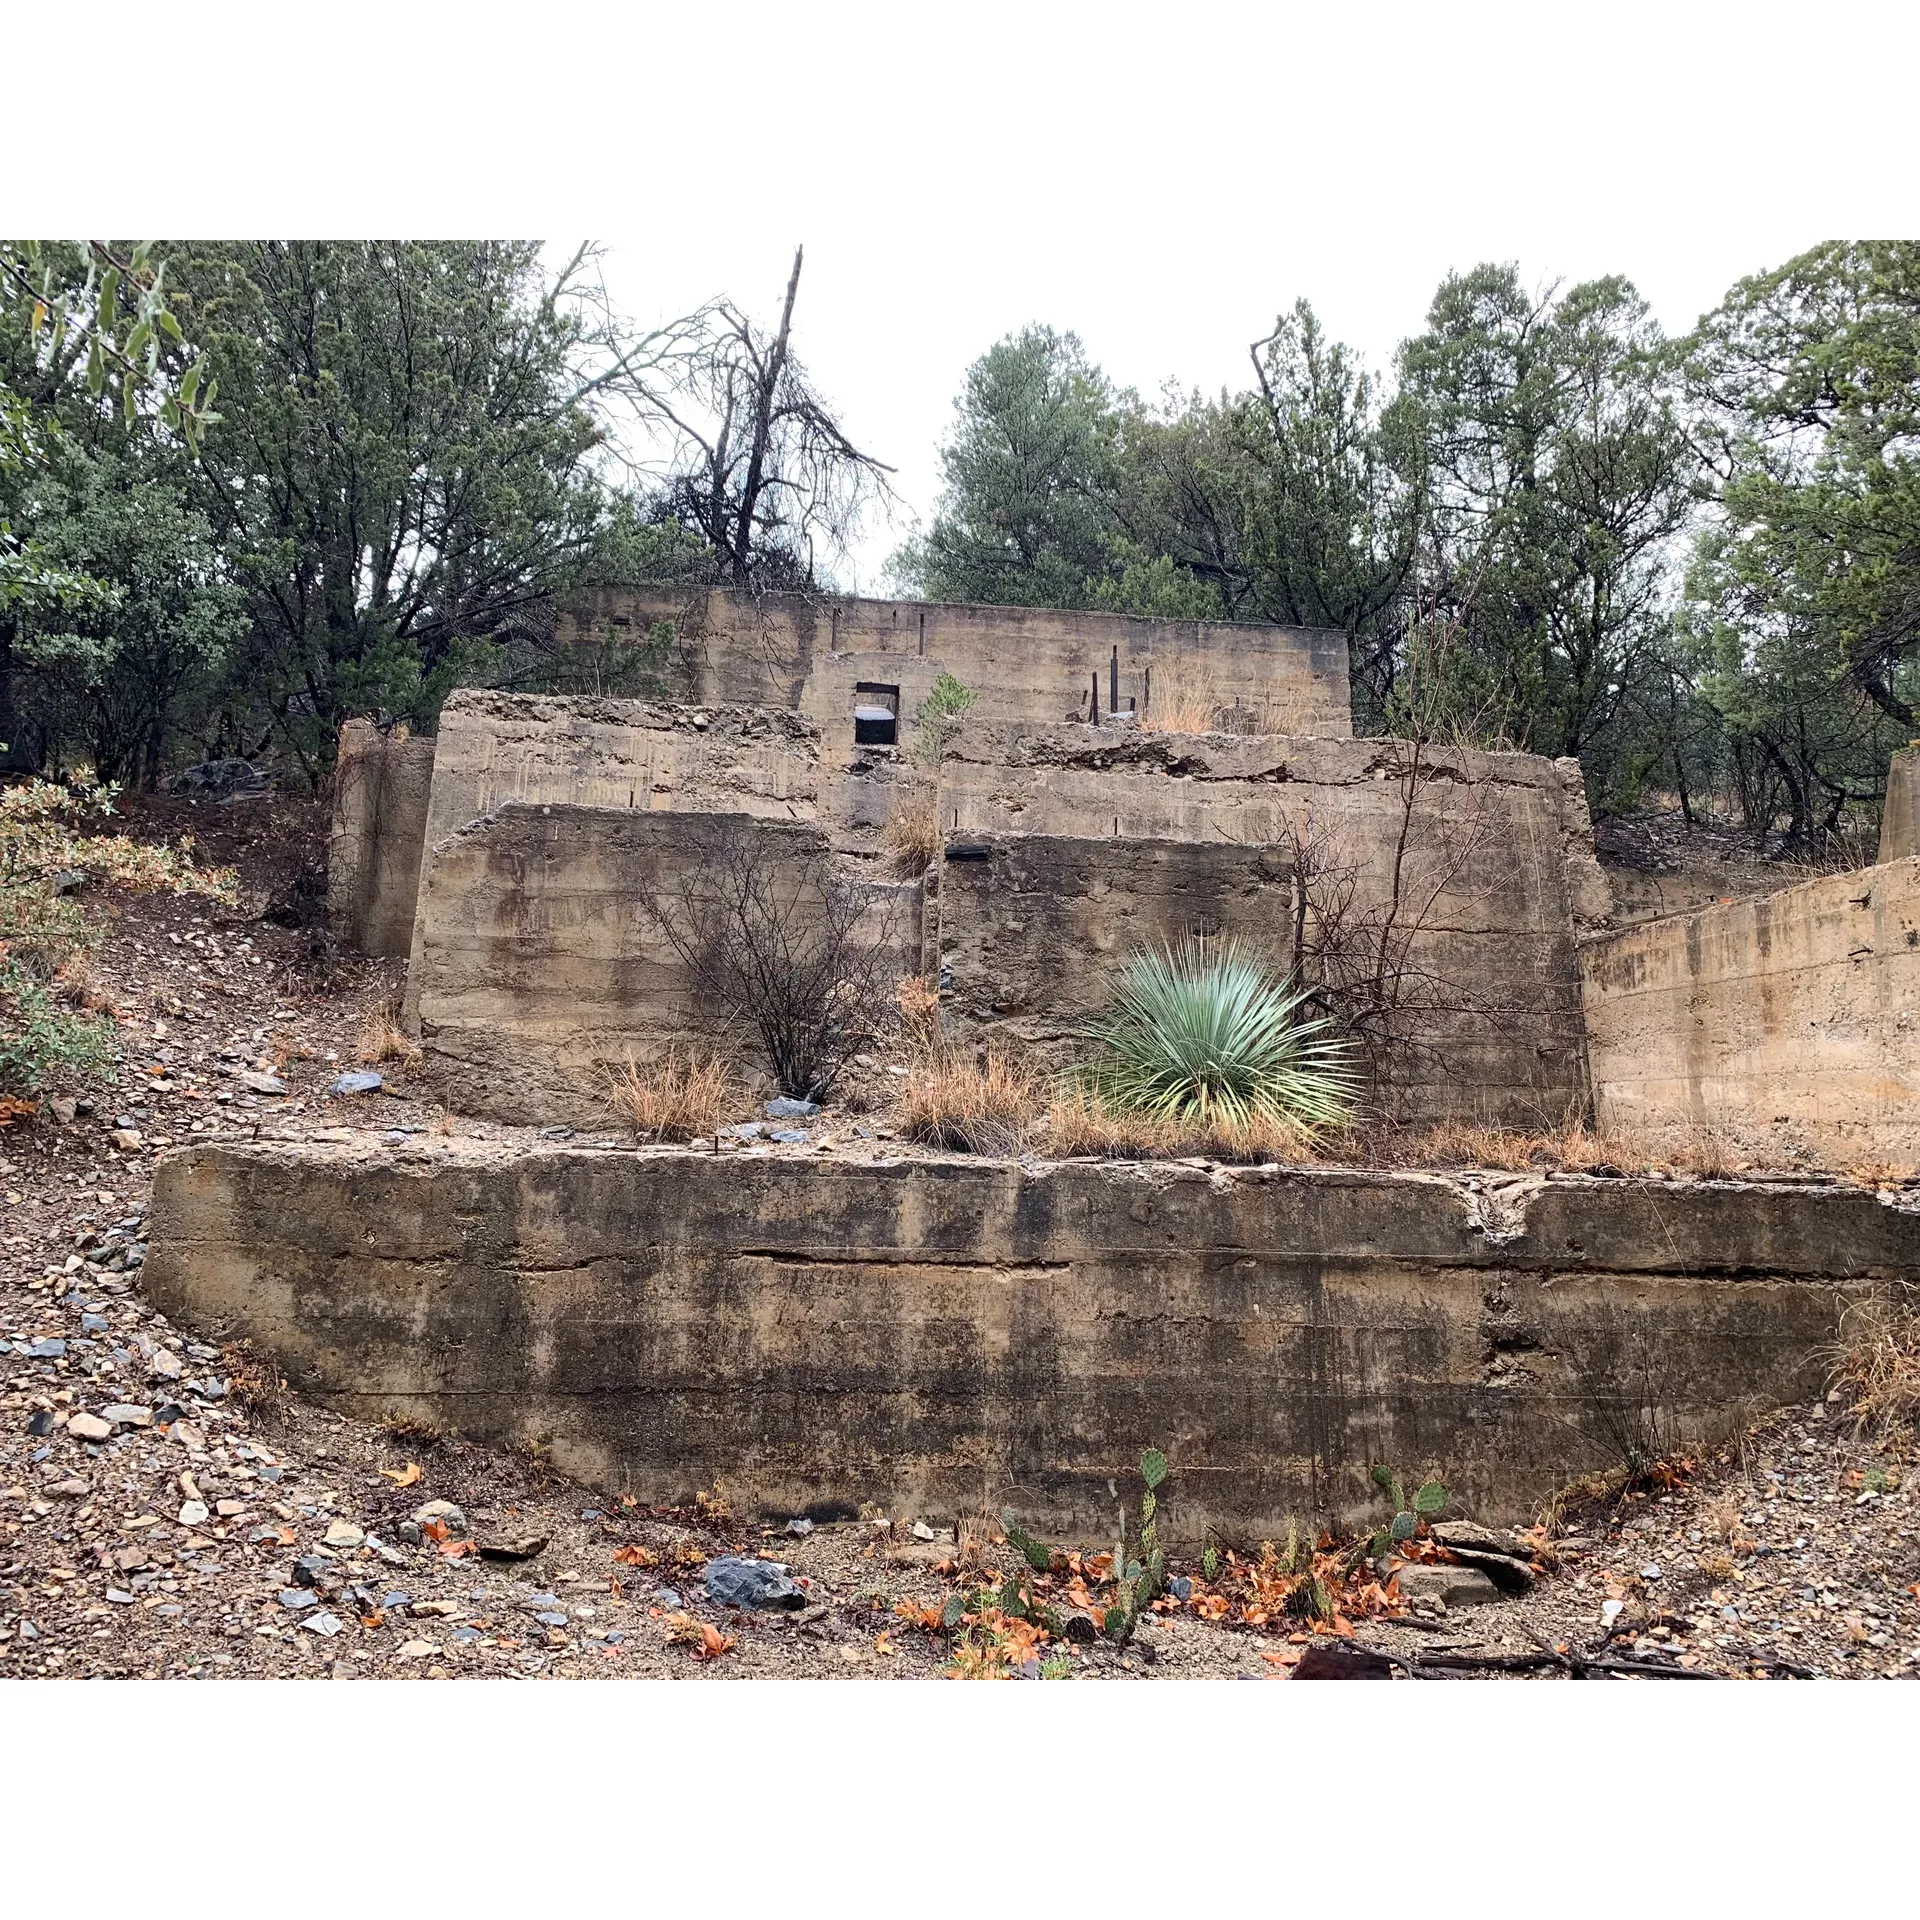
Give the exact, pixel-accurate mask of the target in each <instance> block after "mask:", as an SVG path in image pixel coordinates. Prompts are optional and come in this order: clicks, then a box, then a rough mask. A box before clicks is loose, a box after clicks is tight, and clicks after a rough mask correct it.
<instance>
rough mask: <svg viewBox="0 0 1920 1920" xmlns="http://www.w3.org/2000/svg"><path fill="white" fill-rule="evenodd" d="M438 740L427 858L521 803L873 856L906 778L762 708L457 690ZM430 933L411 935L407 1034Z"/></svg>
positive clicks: (888, 756) (883, 762) (885, 760)
mask: <svg viewBox="0 0 1920 1920" xmlns="http://www.w3.org/2000/svg"><path fill="white" fill-rule="evenodd" d="M438 742H439V745H438V752H437V754H436V756H435V760H434V771H433V788H432V796H431V799H430V802H429V804H428V807H427V810H426V819H425V825H424V828H423V829H422V832H423V838H424V840H425V842H426V844H427V845H429V846H439V845H440V844H442V843H443V842H445V841H446V840H447V839H448V838H449V837H450V836H451V835H453V834H455V833H456V832H458V831H459V829H461V828H462V827H464V826H465V825H466V824H467V823H468V822H469V821H471V820H476V819H478V818H479V817H480V816H481V815H483V814H486V813H490V812H492V811H493V810H494V809H495V808H497V807H500V806H503V805H506V804H508V803H509V802H518V803H521V804H524V805H530V806H532V805H540V806H554V805H563V806H575V807H604V808H618V809H623V810H628V811H635V812H643V813H644V812H677V813H707V814H733V813H738V814H750V815H753V816H754V817H756V818H759V819H765V820H786V821H793V822H798V823H801V824H811V823H816V822H817V823H819V824H821V825H822V826H824V827H826V828H827V830H828V831H829V833H830V836H831V838H832V840H833V843H834V845H835V847H836V848H838V849H840V850H842V851H845V852H850V853H871V852H872V851H873V850H874V849H875V848H876V847H877V846H878V844H879V837H880V833H881V830H882V829H883V828H884V827H885V825H886V821H887V818H888V815H889V813H890V811H891V809H892V806H893V804H894V798H895V794H896V791H897V790H898V785H899V782H900V777H901V769H900V766H899V763H898V759H897V756H895V755H893V754H892V753H889V752H885V751H882V752H878V753H872V752H856V751H849V752H848V753H845V754H841V755H838V756H830V755H828V754H826V753H825V752H824V751H823V750H822V746H821V741H820V735H819V731H818V729H817V728H816V727H814V726H813V724H812V723H811V722H810V721H808V720H807V719H806V717H805V716H804V715H801V714H796V713H788V712H785V711H783V710H779V709H775V708H768V707H705V708H683V707H672V706H659V705H655V704H653V703H650V702H648V701H644V700H611V699H600V698H597V697H587V696H580V695H565V696H562V695H544V694H512V693H489V692H477V691H475V692H460V693H455V694H454V695H452V696H451V698H449V700H448V701H447V704H446V706H445V707H444V708H443V709H442V712H441V719H440V733H439V736H438ZM416 892H417V890H416ZM424 932H425V928H424V925H422V924H416V925H415V926H414V927H413V929H412V940H411V943H410V954H411V959H412V962H413V964H412V965H411V966H410V967H409V969H408V980H407V991H406V997H405V1002H404V1007H403V1015H402V1017H403V1019H404V1021H405V1023H406V1025H407V1027H408V1030H409V1031H415V1030H417V1023H418V1020H419V977H420V973H421V948H420V941H421V939H422V937H423V935H424Z"/></svg>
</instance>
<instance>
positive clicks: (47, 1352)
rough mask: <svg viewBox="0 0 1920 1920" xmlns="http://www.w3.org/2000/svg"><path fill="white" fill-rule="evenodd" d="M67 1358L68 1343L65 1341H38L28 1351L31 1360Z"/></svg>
mask: <svg viewBox="0 0 1920 1920" xmlns="http://www.w3.org/2000/svg"><path fill="white" fill-rule="evenodd" d="M66 1357H67V1343H66V1342H65V1341H64V1340H36V1341H35V1342H34V1343H33V1344H32V1346H30V1347H29V1348H28V1349H27V1358H28V1359H29V1360H64V1359H65V1358H66Z"/></svg>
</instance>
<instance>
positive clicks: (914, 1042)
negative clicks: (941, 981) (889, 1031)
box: [893, 973, 940, 1054]
mask: <svg viewBox="0 0 1920 1920" xmlns="http://www.w3.org/2000/svg"><path fill="white" fill-rule="evenodd" d="M893 997H894V1004H895V1006H897V1007H898V1008H899V1010H900V1038H901V1040H902V1042H903V1043H904V1044H905V1046H906V1048H907V1051H908V1052H909V1053H918V1054H927V1053H932V1052H935V1051H936V1050H937V1049H938V1048H939V1045H940V996H939V994H938V993H937V992H935V991H934V989H933V988H932V987H930V986H928V985H927V983H926V982H925V981H924V980H922V979H921V978H920V976H919V975H918V974H913V973H910V974H907V975H905V976H904V977H903V978H902V980H901V981H900V984H899V985H898V986H897V987H896V988H895V989H894V996H893Z"/></svg>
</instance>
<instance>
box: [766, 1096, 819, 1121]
mask: <svg viewBox="0 0 1920 1920" xmlns="http://www.w3.org/2000/svg"><path fill="white" fill-rule="evenodd" d="M819 1111H820V1103H819V1101H817V1100H789V1099H788V1098H787V1097H786V1095H785V1094H782V1095H781V1096H780V1097H779V1098H778V1099H777V1100H769V1101H768V1102H767V1118H768V1119H769V1120H811V1119H812V1118H813V1117H814V1116H815V1115H816V1114H817V1113H818V1112H819Z"/></svg>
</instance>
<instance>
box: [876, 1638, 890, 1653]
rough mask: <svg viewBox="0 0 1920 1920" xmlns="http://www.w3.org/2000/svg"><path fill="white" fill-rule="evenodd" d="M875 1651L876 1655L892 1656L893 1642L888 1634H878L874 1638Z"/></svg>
mask: <svg viewBox="0 0 1920 1920" xmlns="http://www.w3.org/2000/svg"><path fill="white" fill-rule="evenodd" d="M873 1650H874V1652H875V1653H883V1654H891V1653H892V1652H893V1642H892V1640H891V1639H890V1638H889V1637H888V1636H887V1635H886V1634H884V1633H877V1634H875V1635H874V1637H873Z"/></svg>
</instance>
